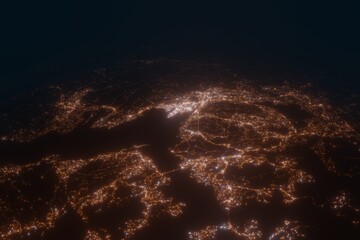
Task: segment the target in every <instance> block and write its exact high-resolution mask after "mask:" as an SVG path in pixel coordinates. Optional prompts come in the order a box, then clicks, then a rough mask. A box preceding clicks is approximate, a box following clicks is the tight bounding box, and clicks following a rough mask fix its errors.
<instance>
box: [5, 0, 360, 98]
mask: <svg viewBox="0 0 360 240" xmlns="http://www.w3.org/2000/svg"><path fill="white" fill-rule="evenodd" d="M2 9H3V13H2V16H1V18H2V19H1V22H2V23H1V28H2V39H1V42H2V44H1V53H2V54H1V56H0V63H1V66H2V71H1V73H0V78H1V80H2V81H1V84H2V87H1V95H2V96H3V97H2V98H4V97H5V98H6V96H8V97H9V96H11V95H12V94H11V93H13V92H16V91H17V90H19V91H22V90H24V88H25V89H27V88H31V86H33V85H37V84H39V82H48V81H51V78H52V77H51V76H52V75H51V73H52V72H57V71H58V72H59V71H60V72H62V71H63V72H69V71H70V72H71V71H72V72H74V69H77V70H76V71H78V69H81V68H84V67H85V68H86V67H88V68H89V67H90V68H92V67H94V66H101V65H104V64H106V62H108V61H112V60H113V59H117V60H122V59H126V58H131V57H137V56H141V57H143V58H146V57H148V58H152V57H162V56H169V57H172V58H181V57H183V58H191V59H197V58H200V59H206V58H214V59H219V60H220V61H221V60H224V59H225V60H226V59H235V61H236V58H238V59H239V58H245V59H247V58H252V59H257V61H259V62H262V61H265V62H267V63H268V64H274V65H276V64H285V65H286V66H284V68H294V67H295V68H300V69H301V68H302V69H307V71H308V72H310V73H311V72H320V73H321V72H327V71H330V72H331V73H330V74H332V75H336V77H333V78H332V79H329V80H327V81H329V82H331V81H332V82H333V84H334V85H336V86H337V87H338V85H342V84H345V85H346V87H348V88H351V89H352V90H354V88H357V89H359V83H358V82H359V80H358V79H359V77H358V72H357V66H359V59H360V55H359V53H360V51H359V50H360V47H359V42H360V36H359V33H358V31H357V27H358V24H359V22H360V15H359V14H358V9H359V6H358V4H356V3H355V4H354V3H352V4H350V3H345V2H340V1H320V2H316V3H314V2H311V1H300V0H296V1H276V2H271V1H256V2H252V1H246V2H245V1H238V2H237V3H214V2H206V1H200V2H196V3H191V2H186V1H176V2H166V1H160V2H150V1H139V0H138V1H127V2H124V1H109V2H107V3H95V2H81V3H67V2H60V1H58V2H56V3H54V2H51V3H50V2H45V1H41V2H37V3H33V2H31V3H30V2H25V1H24V2H22V3H18V2H17V3H15V2H14V3H6V4H4V6H3V8H2ZM233 61H234V60H233ZM255 64H256V63H255ZM302 69H301V70H302ZM49 73H50V74H49ZM53 75H54V74H53ZM57 75H59V74H57Z"/></svg>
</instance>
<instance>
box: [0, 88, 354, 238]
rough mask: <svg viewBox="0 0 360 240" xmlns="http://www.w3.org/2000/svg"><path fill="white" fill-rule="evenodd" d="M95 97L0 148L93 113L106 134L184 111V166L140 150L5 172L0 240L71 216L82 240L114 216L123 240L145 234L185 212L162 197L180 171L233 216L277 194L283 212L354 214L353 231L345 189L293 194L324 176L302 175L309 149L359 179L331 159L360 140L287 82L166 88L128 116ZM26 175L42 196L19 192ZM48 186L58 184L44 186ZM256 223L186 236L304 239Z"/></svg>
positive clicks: (299, 228)
mask: <svg viewBox="0 0 360 240" xmlns="http://www.w3.org/2000/svg"><path fill="white" fill-rule="evenodd" d="M91 91H92V90H90V89H83V90H79V91H77V92H75V93H73V94H70V95H68V96H67V97H66V96H65V95H63V96H62V97H61V98H60V99H59V100H58V102H57V103H56V104H55V107H56V109H57V113H56V114H55V116H54V118H53V119H52V120H51V121H49V124H48V126H47V127H45V128H43V129H39V130H36V131H30V130H19V131H17V132H16V133H15V134H13V135H9V136H6V137H4V140H12V141H17V142H31V141H33V140H34V139H37V138H39V137H41V136H44V135H46V134H48V133H51V132H57V133H60V134H63V135H66V134H68V133H70V132H71V131H73V129H75V128H76V127H77V126H78V125H80V124H82V123H84V122H87V121H88V119H93V116H95V115H96V113H98V112H102V113H103V115H102V116H101V117H99V118H96V119H95V120H94V121H93V122H92V123H91V128H93V129H108V130H110V131H111V129H113V128H115V127H117V126H121V125H122V124H124V123H126V122H130V121H132V120H134V119H137V118H139V117H141V116H142V115H143V114H144V113H145V112H146V111H148V110H150V109H163V110H164V111H165V112H166V113H167V117H168V119H173V118H177V117H179V116H183V115H186V114H187V115H186V116H187V117H186V119H185V120H184V121H183V122H182V124H181V126H180V130H179V142H178V143H177V144H175V146H173V147H171V149H170V151H171V153H172V154H173V155H174V156H176V157H178V158H179V159H180V163H179V164H178V166H177V167H175V168H173V169H170V170H169V171H162V170H160V169H159V168H158V166H156V164H155V163H154V159H151V157H149V156H147V155H146V154H144V153H143V148H144V147H146V145H133V146H131V147H127V148H126V149H122V150H118V151H115V152H109V153H101V154H98V155H97V156H95V157H92V158H89V159H62V158H61V157H60V156H57V155H50V156H46V157H44V158H43V159H39V160H38V161H37V162H34V163H28V164H20V165H6V166H2V167H1V169H0V185H1V188H2V189H4V190H2V191H4V192H6V195H2V196H1V197H0V212H1V216H2V217H1V218H2V221H3V222H6V224H2V225H1V227H0V236H1V237H2V238H4V239H7V238H15V237H18V236H27V235H32V234H37V235H40V236H44V235H46V233H47V231H49V230H50V229H52V228H54V227H55V225H56V222H57V220H58V219H60V218H61V217H62V216H65V215H66V214H67V212H68V211H70V210H71V211H74V212H75V214H76V215H77V216H78V217H79V218H80V220H81V221H82V223H83V224H84V226H85V229H86V239H111V238H112V237H113V236H112V233H113V231H114V230H111V231H110V230H109V228H113V226H112V227H109V226H107V225H106V224H105V223H103V224H101V223H95V222H96V219H97V218H101V213H102V212H103V211H111V209H115V211H119V212H121V213H122V214H121V217H120V215H119V220H116V219H115V220H114V222H113V223H112V224H113V225H115V226H116V227H115V228H116V229H117V231H118V232H119V235H120V236H121V238H122V239H132V238H133V237H134V236H136V234H137V233H138V232H140V231H143V230H144V229H146V228H148V227H150V222H151V220H152V219H156V218H162V217H163V216H172V217H174V218H177V217H179V216H181V215H182V214H183V212H184V209H186V207H187V205H186V203H184V202H179V201H177V200H174V199H173V198H171V197H169V196H166V194H164V193H163V189H164V188H165V187H166V186H168V185H170V184H171V182H172V180H171V177H172V174H173V173H175V172H181V171H184V172H189V176H190V177H191V178H192V179H194V180H195V181H196V182H197V183H199V184H203V185H204V186H207V187H210V188H211V189H212V191H213V193H214V195H215V198H216V199H217V201H218V203H219V204H220V206H221V208H222V209H223V211H224V212H225V213H226V214H228V215H229V216H230V215H231V213H232V212H233V211H235V210H236V209H239V208H244V207H246V206H248V205H249V204H252V203H259V204H264V205H266V204H269V203H270V202H271V201H272V199H273V197H274V195H276V193H277V192H278V193H280V194H281V201H282V203H283V204H284V206H287V205H292V204H296V202H297V201H298V200H301V199H310V200H311V201H312V204H313V205H315V206H319V207H322V208H329V209H333V210H334V211H335V212H336V215H338V217H349V218H351V221H352V222H353V224H354V225H356V224H358V222H359V219H360V217H359V208H358V207H357V206H355V205H353V204H352V200H351V196H350V194H348V193H347V192H346V191H345V190H344V191H341V192H339V193H338V194H337V195H334V196H327V198H326V199H324V200H323V201H321V199H319V198H315V197H312V196H311V195H309V194H308V193H306V192H302V191H301V190H299V187H301V186H307V185H311V184H316V183H317V181H319V180H321V179H318V178H317V177H318V176H314V175H313V173H312V172H311V171H309V169H308V168H306V167H304V162H305V161H309V159H307V158H310V157H309V156H307V155H303V154H302V153H301V152H302V151H303V149H307V150H308V151H311V154H312V155H311V157H312V159H311V161H317V162H316V164H319V163H320V165H322V166H324V169H326V172H327V173H326V174H330V175H334V176H335V177H336V176H343V177H346V178H354V177H355V176H356V175H357V174H358V171H359V169H358V168H356V166H357V165H356V164H355V165H351V167H347V166H342V163H341V162H339V158H337V157H338V156H337V155H336V154H334V152H337V150H338V149H340V148H342V147H343V146H345V145H346V146H348V147H350V148H351V149H355V151H357V154H358V155H357V156H359V155H360V154H359V151H360V149H359V145H358V144H359V139H358V137H359V136H358V135H357V133H356V132H355V131H354V129H353V128H352V127H351V126H350V125H349V124H348V123H347V122H346V121H344V120H342V119H341V118H340V117H339V116H337V114H336V113H335V112H334V111H333V109H332V108H331V107H330V106H329V105H328V104H327V103H326V101H324V100H323V99H317V98H315V97H312V96H310V95H306V94H304V93H303V92H302V91H301V90H297V89H292V88H291V87H289V86H283V87H262V88H260V87H253V86H251V85H249V84H236V85H235V84H234V86H232V87H208V88H205V89H204V88H203V89H198V90H191V91H189V92H185V93H182V94H178V95H176V94H174V95H169V94H170V92H167V91H166V89H165V90H161V91H159V92H157V93H156V94H153V96H151V97H148V98H147V99H144V101H143V102H142V103H141V104H138V105H134V106H132V108H131V109H130V110H125V109H121V108H119V107H117V106H110V105H96V104H92V103H87V101H86V99H85V97H86V95H87V94H89V93H91ZM94 91H95V90H94ZM299 152H300V154H299ZM350 158H354V157H353V156H350ZM353 160H354V159H353ZM314 164H315V163H314ZM31 172H36V173H37V176H38V177H39V179H37V180H36V183H34V184H44V189H43V191H46V192H47V193H46V194H44V193H36V194H35V196H36V197H34V196H33V195H31V196H30V195H29V194H28V195H26V193H24V192H23V189H26V188H28V189H30V190H31V188H32V183H31V181H30V180H29V179H27V177H26V176H27V175H29V174H31ZM47 181H53V182H55V185H54V186H49V185H47V184H46V182H47ZM37 195H39V196H37ZM204 201H206V200H204ZM24 206H27V207H24ZM127 208H131V209H132V211H131V212H128V211H127V210H126V209H127ZM344 208H346V211H342V210H343V209H344ZM349 212H350V215H349ZM260 222H261V220H260V219H256V218H254V219H250V220H249V221H246V222H245V223H236V222H234V221H233V220H229V221H228V222H222V223H219V225H209V226H205V227H204V228H201V229H196V230H195V231H194V230H191V229H189V231H188V238H189V239H215V238H216V234H218V233H219V232H221V231H225V232H229V233H231V234H233V235H234V236H236V237H238V238H239V239H249V240H252V239H262V238H263V237H268V238H269V239H299V238H305V237H306V235H305V230H304V229H306V228H307V227H311V226H305V225H304V224H305V223H302V222H301V220H300V219H284V221H283V223H282V224H281V225H279V226H276V227H274V228H273V229H272V233H271V234H270V236H264V233H263V232H262V228H261V227H260V226H259V223H260ZM262 224H266V223H262Z"/></svg>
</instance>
